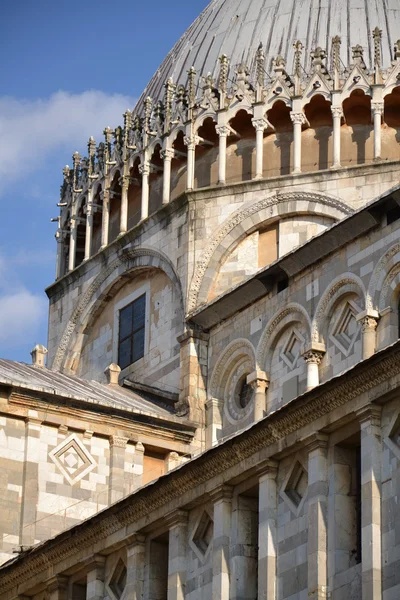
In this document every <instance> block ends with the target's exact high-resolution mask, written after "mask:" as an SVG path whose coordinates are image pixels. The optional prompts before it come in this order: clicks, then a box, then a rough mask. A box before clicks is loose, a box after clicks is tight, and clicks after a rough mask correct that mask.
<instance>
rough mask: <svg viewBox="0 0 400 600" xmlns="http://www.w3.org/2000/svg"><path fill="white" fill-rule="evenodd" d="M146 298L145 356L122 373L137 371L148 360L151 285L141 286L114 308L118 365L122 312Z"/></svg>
mask: <svg viewBox="0 0 400 600" xmlns="http://www.w3.org/2000/svg"><path fill="white" fill-rule="evenodd" d="M141 296H145V318H144V349H143V356H142V357H141V358H139V359H138V360H136V361H135V362H133V363H131V364H129V365H127V366H126V367H124V368H123V369H122V368H121V371H122V373H128V372H129V371H130V370H132V369H135V368H137V367H140V366H142V365H143V361H144V360H145V358H146V354H147V353H148V351H149V330H150V327H149V323H150V283H149V282H146V283H145V284H144V285H142V286H140V287H139V288H138V289H136V290H135V291H134V292H132V293H131V294H129V295H128V296H125V297H124V298H122V299H121V300H120V301H119V302H117V303H116V304H115V306H114V328H113V362H115V363H116V364H119V363H118V360H119V327H120V312H121V310H123V309H124V308H127V307H128V306H129V305H130V304H133V302H135V300H137V299H138V298H140V297H141Z"/></svg>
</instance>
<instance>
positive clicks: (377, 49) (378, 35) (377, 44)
mask: <svg viewBox="0 0 400 600" xmlns="http://www.w3.org/2000/svg"><path fill="white" fill-rule="evenodd" d="M372 37H373V39H374V64H375V66H376V67H380V66H381V62H382V53H381V44H382V30H381V29H379V27H375V29H374V30H373V32H372Z"/></svg>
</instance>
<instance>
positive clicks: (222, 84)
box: [219, 54, 229, 94]
mask: <svg viewBox="0 0 400 600" xmlns="http://www.w3.org/2000/svg"><path fill="white" fill-rule="evenodd" d="M219 62H220V65H221V67H220V72H219V89H220V92H222V93H223V94H226V90H227V84H228V65H229V59H228V57H227V55H226V54H223V55H222V56H220V58H219Z"/></svg>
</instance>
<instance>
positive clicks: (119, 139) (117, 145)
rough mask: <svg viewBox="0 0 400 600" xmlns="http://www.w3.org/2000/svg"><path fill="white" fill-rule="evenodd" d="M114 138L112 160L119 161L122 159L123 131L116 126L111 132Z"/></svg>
mask: <svg viewBox="0 0 400 600" xmlns="http://www.w3.org/2000/svg"><path fill="white" fill-rule="evenodd" d="M113 136H114V159H115V160H120V159H121V158H122V148H123V144H124V130H123V129H122V127H120V126H119V125H118V127H116V128H115V130H114V131H113Z"/></svg>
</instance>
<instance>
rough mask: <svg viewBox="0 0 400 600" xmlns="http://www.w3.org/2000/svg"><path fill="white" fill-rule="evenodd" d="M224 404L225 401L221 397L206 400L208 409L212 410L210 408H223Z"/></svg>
mask: <svg viewBox="0 0 400 600" xmlns="http://www.w3.org/2000/svg"><path fill="white" fill-rule="evenodd" d="M223 406H224V401H223V400H221V399H220V398H208V400H206V410H210V408H214V407H216V408H222V407H223Z"/></svg>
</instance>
